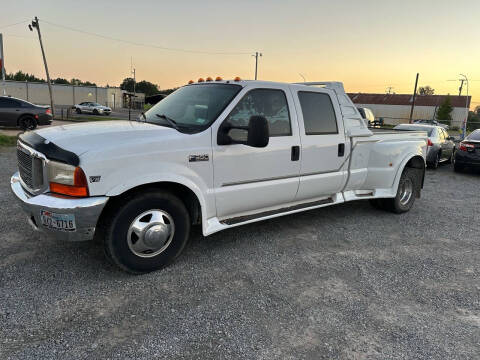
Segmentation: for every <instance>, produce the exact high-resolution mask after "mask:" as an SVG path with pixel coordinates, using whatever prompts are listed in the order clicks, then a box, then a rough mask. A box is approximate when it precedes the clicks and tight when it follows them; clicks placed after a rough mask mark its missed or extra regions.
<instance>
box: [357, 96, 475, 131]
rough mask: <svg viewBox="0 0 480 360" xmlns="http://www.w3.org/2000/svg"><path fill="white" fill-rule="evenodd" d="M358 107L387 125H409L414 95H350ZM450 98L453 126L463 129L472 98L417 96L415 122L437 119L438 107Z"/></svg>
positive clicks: (414, 113) (414, 112) (414, 111)
mask: <svg viewBox="0 0 480 360" xmlns="http://www.w3.org/2000/svg"><path fill="white" fill-rule="evenodd" d="M348 95H349V96H350V98H351V99H352V101H353V102H354V104H355V105H356V106H358V107H366V108H369V109H370V110H372V112H373V114H374V115H375V119H379V118H383V119H384V121H385V124H392V125H396V124H400V123H407V122H408V121H409V119H410V111H411V108H412V101H413V95H408V94H363V93H356V94H355V93H349V94H348ZM447 96H449V97H450V102H451V105H452V107H453V111H452V112H451V113H450V115H451V116H452V121H451V126H458V127H461V126H462V123H463V121H464V120H465V116H466V113H467V108H469V107H470V101H471V96H468V99H467V96H457V95H417V96H416V97H415V107H414V110H413V116H412V118H413V120H431V119H435V116H436V113H437V110H438V107H439V106H440V105H441V104H442V103H443V102H444V101H445V98H446V97H447Z"/></svg>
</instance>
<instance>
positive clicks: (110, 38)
mask: <svg viewBox="0 0 480 360" xmlns="http://www.w3.org/2000/svg"><path fill="white" fill-rule="evenodd" d="M43 22H44V23H46V24H49V25H52V26H56V27H60V28H63V29H67V30H70V31H75V32H78V33H82V34H85V35H90V36H96V37H99V38H102V39H106V40H112V41H118V42H122V43H125V44H130V45H135V46H143V47H149V48H154V49H160V50H167V51H177V52H184V53H192V54H206V55H250V54H251V52H224V51H201V50H191V49H181V48H171V47H165V46H159V45H153V44H145V43H140V42H136V41H131V40H124V39H120V38H115V37H112V36H108V35H102V34H98V33H93V32H90V31H85V30H81V29H76V28H73V27H70V26H65V25H60V24H55V23H53V22H51V21H47V20H43Z"/></svg>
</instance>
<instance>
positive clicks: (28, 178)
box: [17, 145, 43, 190]
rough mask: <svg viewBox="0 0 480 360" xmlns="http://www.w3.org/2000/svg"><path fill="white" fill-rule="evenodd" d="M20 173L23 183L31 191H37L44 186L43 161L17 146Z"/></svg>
mask: <svg viewBox="0 0 480 360" xmlns="http://www.w3.org/2000/svg"><path fill="white" fill-rule="evenodd" d="M17 160H18V171H19V172H20V178H21V179H22V181H23V183H24V184H25V185H26V186H27V187H28V188H29V189H30V190H36V189H39V188H40V187H41V186H43V164H42V160H41V159H39V158H37V157H35V156H33V155H31V154H30V153H29V152H28V150H26V149H25V150H24V149H23V148H22V147H21V146H20V145H19V146H17Z"/></svg>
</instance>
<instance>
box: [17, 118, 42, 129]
mask: <svg viewBox="0 0 480 360" xmlns="http://www.w3.org/2000/svg"><path fill="white" fill-rule="evenodd" d="M18 123H19V125H20V128H21V129H22V130H24V131H26V130H35V129H36V128H37V121H36V120H35V118H33V117H32V116H24V117H22V118H21V119H20V120H19V122H18Z"/></svg>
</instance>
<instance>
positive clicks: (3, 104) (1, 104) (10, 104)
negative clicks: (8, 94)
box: [0, 98, 20, 108]
mask: <svg viewBox="0 0 480 360" xmlns="http://www.w3.org/2000/svg"><path fill="white" fill-rule="evenodd" d="M17 107H20V103H19V102H18V101H15V100H13V99H6V98H2V99H0V108H17Z"/></svg>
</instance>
